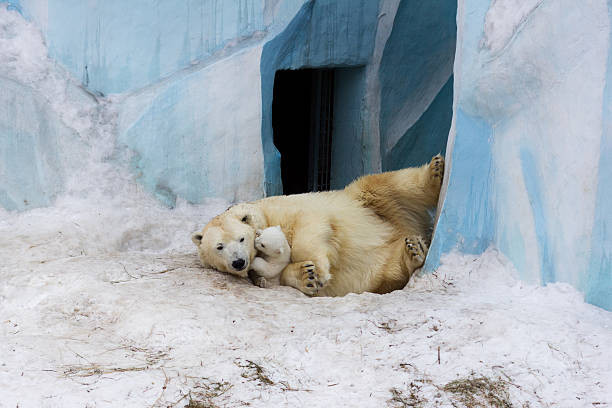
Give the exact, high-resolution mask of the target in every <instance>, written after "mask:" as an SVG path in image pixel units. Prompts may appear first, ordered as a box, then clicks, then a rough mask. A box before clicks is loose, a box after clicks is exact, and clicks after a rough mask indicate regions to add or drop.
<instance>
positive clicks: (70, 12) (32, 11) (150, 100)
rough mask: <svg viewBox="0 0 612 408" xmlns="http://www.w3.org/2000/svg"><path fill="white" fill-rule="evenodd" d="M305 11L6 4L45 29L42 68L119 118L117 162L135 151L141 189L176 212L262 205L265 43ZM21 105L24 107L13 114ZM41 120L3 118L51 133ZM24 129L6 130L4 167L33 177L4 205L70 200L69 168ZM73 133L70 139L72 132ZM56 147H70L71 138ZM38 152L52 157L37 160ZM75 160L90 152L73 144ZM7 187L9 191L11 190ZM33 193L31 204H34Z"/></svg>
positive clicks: (275, 4) (296, 2)
mask: <svg viewBox="0 0 612 408" xmlns="http://www.w3.org/2000/svg"><path fill="white" fill-rule="evenodd" d="M303 2H304V0H269V1H254V0H236V1H220V0H214V1H213V0H210V1H208V0H201V1H188V2H183V1H174V2H167V1H164V2H161V1H160V2H148V1H147V2H137V3H132V2H130V3H129V5H127V3H125V2H120V1H110V2H109V1H99V2H98V1H94V2H81V1H68V2H64V1H53V0H50V1H46V0H36V1H33V0H32V1H31V0H9V2H8V6H9V9H13V10H17V11H19V12H20V13H21V14H22V15H23V16H25V17H26V18H28V19H29V20H30V21H31V22H32V23H33V24H34V25H35V26H36V28H37V29H39V30H40V31H41V33H42V37H43V40H44V43H45V45H46V46H47V47H46V48H44V57H45V58H46V57H47V54H48V55H49V56H50V57H51V60H50V61H57V62H58V63H59V64H60V66H61V67H65V69H67V70H68V71H69V72H70V73H71V74H72V78H74V79H75V80H74V82H77V83H78V82H79V81H80V82H81V83H82V86H83V87H84V88H85V89H86V90H87V91H89V92H91V93H92V94H94V95H96V97H97V98H98V99H100V100H102V101H105V103H109V104H110V105H112V109H113V110H114V111H116V112H117V118H116V122H117V128H116V129H115V130H114V132H115V134H114V137H115V140H116V146H115V152H114V154H113V155H112V157H110V159H112V158H115V159H117V158H121V159H124V158H125V156H126V155H125V154H124V153H125V151H126V150H127V151H128V152H129V155H131V160H130V165H129V166H130V167H131V169H132V171H133V174H134V175H135V178H136V179H137V181H139V182H140V183H141V184H142V185H143V186H144V187H145V188H146V189H147V190H148V191H150V192H152V193H153V194H154V195H155V196H156V197H157V198H158V199H160V200H161V201H162V202H164V203H165V204H167V205H169V206H174V205H175V203H176V199H177V197H181V198H183V199H186V200H187V201H189V202H192V203H201V202H203V201H204V200H205V199H207V198H211V197H223V198H225V199H228V200H232V201H241V200H252V199H256V198H260V197H261V196H262V195H263V158H262V154H261V137H260V132H261V86H260V75H259V61H260V56H261V44H262V42H263V41H264V39H265V38H268V37H273V36H274V35H275V34H276V33H278V32H279V31H281V30H282V29H283V28H284V26H285V25H286V24H287V23H288V22H289V21H290V20H291V18H292V17H293V16H294V15H295V13H296V12H297V10H298V9H299V8H300V6H301V5H302V3H303ZM0 3H2V1H0ZM2 7H4V4H2ZM65 76H66V77H68V75H65ZM18 82H19V81H18ZM35 90H36V91H37V92H39V93H40V89H37V88H36V89H35ZM80 91H81V94H83V95H87V92H85V91H83V90H80ZM43 93H44V92H43ZM109 93H111V94H112V95H110V96H108V95H107V94H109ZM4 96H5V97H8V95H4ZM52 96H53V95H43V96H42V97H43V98H46V99H53V98H52ZM79 97H81V96H79ZM21 105H23V104H22V103H21V102H18V103H17V107H16V108H13V109H18V110H19V109H20V108H19V106H21ZM26 105H27V104H26ZM40 105H41V106H42V107H43V110H44V109H46V108H45V105H44V104H40ZM77 105H78V104H77ZM39 111H40V110H39ZM37 112H38V111H37ZM43 113H44V112H43ZM43 113H41V114H40V115H39V114H38V113H35V114H32V115H27V116H26V117H24V116H19V114H20V111H19V112H13V111H11V112H8V111H7V112H6V115H4V116H6V117H13V118H16V119H15V120H17V121H21V122H24V123H25V122H27V123H29V124H30V125H32V126H35V124H37V123H50V122H49V120H47V118H46V117H44V115H43ZM15 115H17V116H15ZM41 115H42V116H41ZM20 118H23V119H22V120H21V119H20ZM17 125H18V124H17ZM17 125H16V124H15V123H6V126H5V128H6V129H3V132H2V133H3V134H2V137H3V138H4V137H6V138H9V139H11V143H9V144H8V145H7V146H5V148H4V150H3V155H5V156H8V155H11V156H12V160H13V162H11V161H4V163H5V164H4V166H5V167H7V166H9V165H11V166H12V167H11V170H10V171H8V170H7V172H8V173H10V174H12V175H13V174H22V173H23V172H22V171H21V169H20V168H16V167H15V166H14V163H18V162H19V163H23V162H25V163H28V165H30V166H31V167H33V168H34V170H32V171H31V172H30V173H31V174H30V175H28V176H27V177H26V176H20V177H21V178H23V177H26V180H21V179H20V178H19V177H12V179H10V180H9V179H8V178H6V179H5V180H8V181H7V183H8V184H10V185H11V186H12V185H18V186H20V187H19V188H20V190H21V193H20V194H13V193H12V194H11V197H9V195H8V193H7V192H3V193H2V197H4V198H3V201H2V205H3V206H4V207H5V208H8V209H23V208H26V207H24V205H23V204H19V205H16V204H15V203H16V202H19V203H24V200H26V201H25V202H28V203H32V204H34V205H37V206H40V205H47V204H49V203H50V202H52V201H53V198H54V197H55V196H56V195H58V194H59V193H61V192H65V190H66V182H65V180H63V178H62V172H61V169H59V168H57V169H56V168H55V167H57V163H61V162H62V158H61V157H52V158H51V159H48V157H47V156H49V155H52V154H53V153H52V152H53V151H54V150H53V149H49V148H47V145H48V144H49V143H51V144H53V140H55V139H56V137H55V136H54V135H55V133H52V134H47V132H45V131H43V130H44V129H42V130H40V131H38V133H37V132H34V133H35V134H36V135H35V137H34V139H32V138H30V139H31V140H30V139H28V141H25V139H24V137H21V138H20V139H19V138H15V137H13V136H12V135H13V133H15V132H22V131H21V130H19V129H17V128H16V126H17ZM73 130H74V129H73ZM66 131H68V132H70V126H67V130H66ZM22 133H23V132H22ZM77 133H78V132H77ZM58 139H59V140H61V141H64V142H66V144H68V145H70V143H69V142H67V141H68V140H69V138H67V137H63V136H60V137H59V138H58ZM15 143H19V146H13V145H14V144H15ZM9 149H10V150H9ZM29 151H33V152H42V151H44V152H46V153H45V155H44V157H43V156H41V155H40V154H39V155H38V156H36V155H34V156H33V154H34V153H32V154H29V153H28V152H29ZM68 151H70V152H72V154H73V156H75V157H79V156H82V153H83V152H80V153H79V152H78V148H77V147H76V146H75V147H73V148H71V149H68ZM30 156H32V157H30ZM107 159H109V158H107ZM124 162H125V160H117V162H116V165H117V166H124V165H125V163H124ZM45 163H54V164H53V165H52V166H50V165H46V164H45ZM23 166H24V164H22V167H23ZM64 173H65V172H64ZM25 181H27V183H26V182H25ZM4 184H5V183H4V181H3V182H2V183H0V185H2V188H3V189H4V190H7V188H5V187H4ZM11 188H12V189H13V190H14V189H15V187H11ZM24 191H27V192H28V194H27V195H28V196H31V197H30V198H28V197H25V195H24V194H23V192H24ZM36 191H39V193H35V192H36ZM13 196H14V197H13ZM22 196H23V197H22ZM35 196H36V197H35ZM9 200H10V204H9Z"/></svg>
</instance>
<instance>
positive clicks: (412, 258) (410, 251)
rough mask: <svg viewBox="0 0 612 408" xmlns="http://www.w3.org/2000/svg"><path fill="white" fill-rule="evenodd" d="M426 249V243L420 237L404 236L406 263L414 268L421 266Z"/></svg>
mask: <svg viewBox="0 0 612 408" xmlns="http://www.w3.org/2000/svg"><path fill="white" fill-rule="evenodd" d="M428 250H429V248H427V244H426V243H425V240H424V239H423V238H422V237H420V236H418V235H415V236H413V237H409V238H406V254H407V255H408V263H409V264H410V266H411V267H412V268H414V269H416V268H420V267H421V266H423V264H424V263H425V257H426V256H427V251H428Z"/></svg>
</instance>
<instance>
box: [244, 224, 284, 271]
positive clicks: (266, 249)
mask: <svg viewBox="0 0 612 408" xmlns="http://www.w3.org/2000/svg"><path fill="white" fill-rule="evenodd" d="M255 249H257V251H258V252H257V256H256V257H255V258H254V259H253V262H252V263H251V269H253V270H254V271H255V272H256V273H257V275H259V276H262V277H264V278H266V279H275V278H278V277H279V276H280V274H281V272H282V271H283V269H285V267H286V266H287V265H289V261H290V259H291V248H290V247H289V243H288V242H287V238H286V237H285V234H284V233H283V231H282V230H281V228H280V226H279V225H276V226H274V227H268V228H266V229H264V230H257V231H256V233H255Z"/></svg>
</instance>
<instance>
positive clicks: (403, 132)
mask: <svg viewBox="0 0 612 408" xmlns="http://www.w3.org/2000/svg"><path fill="white" fill-rule="evenodd" d="M456 13H457V2H456V1H453V0H431V1H427V2H423V1H408V0H404V1H402V2H400V4H399V7H398V10H397V13H396V14H395V19H394V22H393V30H392V31H391V34H390V36H389V39H388V40H387V42H386V44H385V49H384V52H383V55H382V60H381V63H380V70H379V77H380V87H381V90H380V92H381V96H380V99H381V103H380V144H381V156H382V170H384V171H387V170H397V169H400V168H405V167H410V166H420V165H422V164H424V163H425V162H426V161H427V159H428V158H431V157H433V156H434V155H436V154H438V153H444V151H445V149H446V141H447V139H448V131H449V128H450V124H451V116H452V98H453V80H452V75H453V61H454V55H455V42H456V33H457V27H456V23H455V19H456Z"/></svg>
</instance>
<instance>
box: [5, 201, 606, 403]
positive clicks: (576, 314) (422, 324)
mask: <svg viewBox="0 0 612 408" xmlns="http://www.w3.org/2000/svg"><path fill="white" fill-rule="evenodd" d="M117 212H118V213H119V212H120V211H119V210H117ZM212 214H213V212H206V211H203V212H202V214H201V217H200V218H199V219H198V222H200V223H203V222H204V221H206V219H207V217H208V216H210V215H212ZM89 215H90V216H91V217H95V214H93V213H91V214H89ZM62 216H63V217H62ZM150 217H151V219H149V221H148V222H147V223H145V224H142V225H140V229H138V228H135V226H134V225H132V227H131V228H126V229H125V231H124V237H127V236H129V237H132V239H134V238H133V237H135V236H138V237H139V243H140V244H142V248H141V250H121V247H122V246H123V244H121V245H117V246H116V247H115V248H112V246H111V247H109V248H108V250H107V251H103V250H101V249H99V250H95V249H91V245H90V244H89V242H88V240H89V239H95V238H94V236H93V235H89V234H87V233H84V231H81V229H80V228H79V226H78V225H77V224H78V222H77V221H74V219H75V217H74V216H71V215H70V214H68V213H64V214H62V213H61V212H59V211H58V210H53V209H52V210H40V211H36V212H32V213H28V214H22V215H12V216H10V217H9V218H8V220H5V221H4V222H3V224H2V227H1V228H0V236H1V237H2V238H0V240H1V241H0V248H1V249H0V257H1V259H3V260H4V261H3V265H2V272H1V275H0V276H1V283H0V302H1V304H2V308H1V310H0V394H1V397H0V406H1V407H15V406H19V407H83V406H89V407H119V406H121V407H149V406H160V407H161V406H177V407H183V406H185V405H187V404H188V402H189V399H190V398H191V399H192V400H193V401H198V402H202V403H203V404H204V405H202V406H220V407H224V406H227V407H234V406H241V405H250V406H253V407H269V406H309V407H312V406H315V407H323V406H346V407H358V406H359V407H381V406H423V407H444V406H449V407H450V406H453V403H455V404H458V403H459V401H461V394H454V393H453V392H452V391H451V390H455V391H457V390H456V389H455V388H452V385H453V384H457V383H453V381H454V380H458V379H459V380H466V379H467V380H471V381H472V383H473V384H476V385H480V389H482V390H483V391H482V392H485V391H487V390H493V392H494V393H496V394H495V395H497V396H498V397H499V398H500V401H511V402H512V404H513V406H517V407H522V406H531V407H605V406H612V359H611V358H610V355H612V341H611V340H612V314H611V313H609V312H606V311H604V310H601V309H598V308H596V307H594V306H591V305H588V304H585V303H584V302H583V301H582V299H581V296H580V295H579V294H578V293H577V292H576V291H575V290H574V289H572V288H571V287H570V286H569V285H563V284H555V285H549V286H547V287H545V288H541V287H535V286H529V285H525V284H523V283H521V282H519V281H516V280H515V279H514V278H513V277H512V274H513V269H512V268H511V267H510V266H508V265H507V264H506V263H505V261H504V260H503V259H501V258H500V256H499V255H498V254H497V252H495V251H493V250H490V251H488V252H486V253H485V254H484V255H482V256H480V257H475V256H469V255H460V254H451V255H449V256H447V257H446V258H444V262H443V265H442V266H441V267H440V269H438V271H437V273H436V274H434V275H430V276H423V277H419V278H417V279H415V280H414V282H412V283H411V284H410V285H409V287H407V288H406V289H405V290H402V291H397V292H394V293H391V294H388V295H382V296H381V295H374V294H362V295H349V296H346V297H344V298H307V297H305V296H304V295H302V294H301V293H299V292H298V291H296V290H294V289H291V288H288V287H275V288H271V289H261V288H258V287H255V286H253V285H251V284H250V283H248V282H247V281H243V280H239V279H237V278H235V277H232V276H229V275H226V274H221V273H218V272H215V271H212V270H206V269H202V268H200V267H199V265H198V260H197V256H196V254H195V251H194V248H193V247H192V244H190V243H189V242H188V235H189V234H188V232H189V231H191V230H192V229H193V228H191V227H192V226H193V224H194V222H195V220H194V219H193V218H192V217H191V216H189V217H187V216H185V215H183V214H181V213H180V210H175V211H174V212H168V213H167V214H162V213H161V212H160V213H157V214H155V215H153V214H151V215H150ZM153 218H155V219H156V220H157V223H158V224H159V225H157V226H155V227H152V226H151V225H150V224H148V223H149V222H152V221H151V220H152V219H153ZM196 218H197V217H196ZM60 220H61V221H60ZM102 221H103V222H102V223H101V224H100V227H99V228H100V230H102V231H103V230H105V227H104V226H103V225H105V224H108V223H109V220H108V219H107V220H102ZM134 224H135V223H134ZM173 230H174V231H176V236H177V237H178V236H179V235H181V234H182V235H183V239H178V238H177V239H176V241H177V243H178V244H180V245H176V246H175V247H174V249H172V250H170V251H165V250H164V251H158V252H156V251H148V250H146V249H145V248H144V247H145V246H146V242H147V241H150V242H152V243H153V246H155V245H157V244H158V243H159V235H163V234H164V233H166V232H169V231H173ZM108 232H109V234H111V231H108ZM111 235H112V234H111ZM120 242H125V241H121V240H119V241H117V243H120ZM81 247H82V248H84V249H82V250H80V249H79V248H81ZM89 251H91V252H89ZM483 378H486V380H484V379H483ZM449 384H451V385H450V386H449ZM471 392H472V393H474V392H475V393H476V394H475V395H479V394H478V393H479V392H480V391H471ZM401 401H404V405H402V403H401ZM410 403H413V404H414V405H410ZM206 404H210V405H206ZM419 404H420V405H419ZM529 404H530V405H529ZM457 406H461V405H457ZM484 406H494V405H484ZM498 406H508V405H498Z"/></svg>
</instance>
